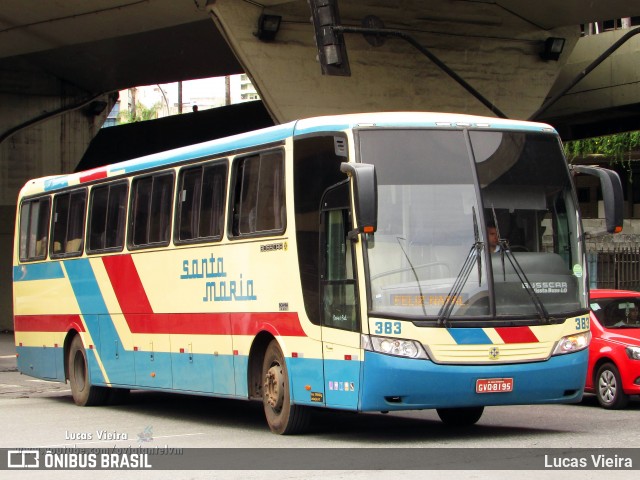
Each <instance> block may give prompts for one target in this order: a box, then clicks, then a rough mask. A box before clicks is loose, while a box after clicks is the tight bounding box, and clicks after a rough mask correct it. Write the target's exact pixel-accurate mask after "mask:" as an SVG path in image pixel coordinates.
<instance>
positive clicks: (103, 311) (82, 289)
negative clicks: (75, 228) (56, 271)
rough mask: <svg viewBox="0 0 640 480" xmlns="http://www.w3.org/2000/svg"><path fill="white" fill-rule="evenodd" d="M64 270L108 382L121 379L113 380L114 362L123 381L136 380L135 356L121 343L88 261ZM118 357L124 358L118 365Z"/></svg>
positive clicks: (68, 263) (66, 264) (67, 264)
mask: <svg viewBox="0 0 640 480" xmlns="http://www.w3.org/2000/svg"><path fill="white" fill-rule="evenodd" d="M64 268H65V270H66V271H67V276H68V277H69V282H70V283H71V288H72V289H73V293H74V296H75V298H76V301H77V302H78V306H79V307H80V313H81V314H82V316H83V318H84V322H85V324H86V326H87V330H88V331H89V334H90V335H91V338H92V339H93V341H94V343H95V348H96V349H97V350H98V352H100V353H99V355H100V356H101V359H102V361H103V365H104V367H105V369H106V370H107V375H108V376H109V380H110V381H112V382H117V381H118V378H111V376H112V375H111V373H110V368H109V367H110V365H111V363H112V362H113V363H114V365H113V366H114V368H116V369H119V371H120V375H119V377H120V378H127V379H130V378H133V373H132V366H133V361H132V360H133V358H132V354H133V352H130V351H125V350H124V349H123V347H122V340H121V339H120V336H119V335H118V332H117V331H116V328H115V325H114V324H113V319H112V318H111V315H110V314H109V310H108V309H107V305H106V303H105V301H104V298H103V297H102V292H101V291H100V286H99V285H98V281H97V279H96V276H95V274H94V272H93V268H92V267H91V263H90V261H89V259H87V258H79V259H76V260H67V261H65V262H64ZM116 350H117V351H116ZM103 352H108V353H109V354H110V355H109V357H108V358H104V355H103ZM111 354H112V355H111ZM118 355H120V356H121V358H119V359H118V360H121V361H118V362H117V363H115V361H116V360H114V359H116V358H118Z"/></svg>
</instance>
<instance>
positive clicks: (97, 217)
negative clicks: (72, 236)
mask: <svg viewBox="0 0 640 480" xmlns="http://www.w3.org/2000/svg"><path fill="white" fill-rule="evenodd" d="M89 205H90V207H89V221H88V222H87V224H88V229H89V231H88V233H87V252H88V253H93V252H97V251H100V250H103V251H104V250H122V248H123V247H124V227H125V221H126V210H127V183H126V182H125V183H116V184H109V185H99V186H96V187H93V189H92V190H91V195H90V201H89Z"/></svg>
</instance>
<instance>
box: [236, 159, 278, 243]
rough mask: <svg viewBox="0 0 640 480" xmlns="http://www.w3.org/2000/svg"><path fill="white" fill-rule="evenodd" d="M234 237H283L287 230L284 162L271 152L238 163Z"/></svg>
mask: <svg viewBox="0 0 640 480" xmlns="http://www.w3.org/2000/svg"><path fill="white" fill-rule="evenodd" d="M235 179H236V181H235V190H234V196H233V198H234V208H233V225H232V233H233V235H235V236H240V235H252V234H256V233H282V232H283V231H284V228H285V217H286V215H285V203H284V161H283V157H282V152H280V151H271V152H264V153H261V154H260V155H254V156H251V157H246V158H243V159H241V160H239V161H238V162H237V163H236V174H235Z"/></svg>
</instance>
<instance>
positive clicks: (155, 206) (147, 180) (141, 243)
mask: <svg viewBox="0 0 640 480" xmlns="http://www.w3.org/2000/svg"><path fill="white" fill-rule="evenodd" d="M131 190H132V195H131V219H130V223H131V233H130V239H129V242H130V244H131V247H133V248H136V247H138V248H139V247H145V246H153V247H156V246H164V245H168V244H169V238H170V228H171V206H172V197H173V173H166V172H165V173H159V174H156V175H151V176H147V177H140V178H136V179H134V180H133V184H132V187H131Z"/></svg>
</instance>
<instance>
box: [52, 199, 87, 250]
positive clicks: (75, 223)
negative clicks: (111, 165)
mask: <svg viewBox="0 0 640 480" xmlns="http://www.w3.org/2000/svg"><path fill="white" fill-rule="evenodd" d="M86 202H87V191H86V190H84V189H83V190H76V191H73V192H69V193H61V194H58V195H56V196H55V197H54V199H53V226H52V230H53V238H52V250H51V256H52V257H68V256H77V255H81V254H82V248H83V243H84V242H83V238H84V213H85V205H86Z"/></svg>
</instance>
